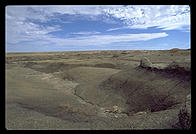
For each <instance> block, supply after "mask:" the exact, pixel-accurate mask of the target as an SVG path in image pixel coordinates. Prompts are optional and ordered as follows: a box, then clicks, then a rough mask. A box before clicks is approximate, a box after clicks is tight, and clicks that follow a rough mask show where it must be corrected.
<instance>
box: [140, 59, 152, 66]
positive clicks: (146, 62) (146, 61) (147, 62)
mask: <svg viewBox="0 0 196 134" xmlns="http://www.w3.org/2000/svg"><path fill="white" fill-rule="evenodd" d="M140 66H141V67H144V68H150V67H152V62H151V61H150V60H149V59H148V58H146V57H143V58H142V59H141V60H140Z"/></svg>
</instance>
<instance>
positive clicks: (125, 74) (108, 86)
mask: <svg viewBox="0 0 196 134" xmlns="http://www.w3.org/2000/svg"><path fill="white" fill-rule="evenodd" d="M144 56H145V57H147V58H149V59H150V61H151V62H152V63H153V64H155V65H156V66H160V65H161V64H164V65H163V66H165V65H166V64H168V65H169V64H171V63H172V62H173V61H175V62H177V63H178V64H179V66H180V67H181V68H182V67H183V68H186V70H188V71H185V72H183V73H182V72H179V71H178V72H171V71H170V72H168V71H163V70H161V71H160V70H149V69H146V68H141V67H138V66H139V65H140V59H141V58H142V57H144ZM190 83H191V78H190V50H175V51H173V50H162V51H138V50H137V51H86V52H85V51H84V52H55V53H52V52H51V53H9V54H6V128H7V129H22V130H24V129H90V130H94V129H95V130H96V129H98V130H99V129H107V130H114V129H172V128H173V125H174V124H176V122H177V121H178V113H179V108H180V107H181V105H182V104H183V102H184V99H185V98H186V96H187V95H188V94H190V92H191V85H190Z"/></svg>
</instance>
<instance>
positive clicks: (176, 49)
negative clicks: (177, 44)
mask: <svg viewBox="0 0 196 134" xmlns="http://www.w3.org/2000/svg"><path fill="white" fill-rule="evenodd" d="M170 51H171V52H178V51H180V49H179V48H172V49H170Z"/></svg>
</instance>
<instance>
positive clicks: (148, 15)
mask: <svg viewBox="0 0 196 134" xmlns="http://www.w3.org/2000/svg"><path fill="white" fill-rule="evenodd" d="M104 11H105V12H106V13H107V14H109V15H112V16H113V17H114V18H117V19H119V20H121V21H122V22H124V24H126V25H127V27H126V28H132V29H146V28H149V27H158V28H162V29H163V30H173V29H182V27H183V26H187V25H190V8H189V6H187V5H171V6H170V5H156V6H155V5H151V6H149V5H147V6H143V5H135V6H126V7H119V8H109V9H105V10H104ZM122 28H125V27H122ZM118 29H121V28H116V29H114V30H118Z"/></svg>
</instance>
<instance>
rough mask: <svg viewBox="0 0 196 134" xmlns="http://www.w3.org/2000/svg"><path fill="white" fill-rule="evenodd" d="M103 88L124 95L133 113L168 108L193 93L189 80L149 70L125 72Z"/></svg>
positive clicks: (110, 80)
mask: <svg viewBox="0 0 196 134" xmlns="http://www.w3.org/2000/svg"><path fill="white" fill-rule="evenodd" d="M101 87H102V88H103V89H105V90H106V89H107V90H115V91H116V93H119V94H121V95H122V96H124V97H125V98H126V100H127V102H126V103H127V104H128V105H129V113H136V112H139V111H148V110H150V111H151V112H156V111H161V110H166V109H169V108H170V107H172V106H174V105H176V104H178V103H181V102H182V101H183V98H184V97H186V95H187V94H188V93H190V82H189V81H180V80H178V79H174V78H167V77H164V76H163V75H161V74H157V73H156V72H150V71H148V70H145V69H135V70H126V71H121V72H119V73H117V74H114V75H112V76H111V77H110V78H109V79H108V80H106V81H104V82H103V83H102V85H101Z"/></svg>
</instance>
